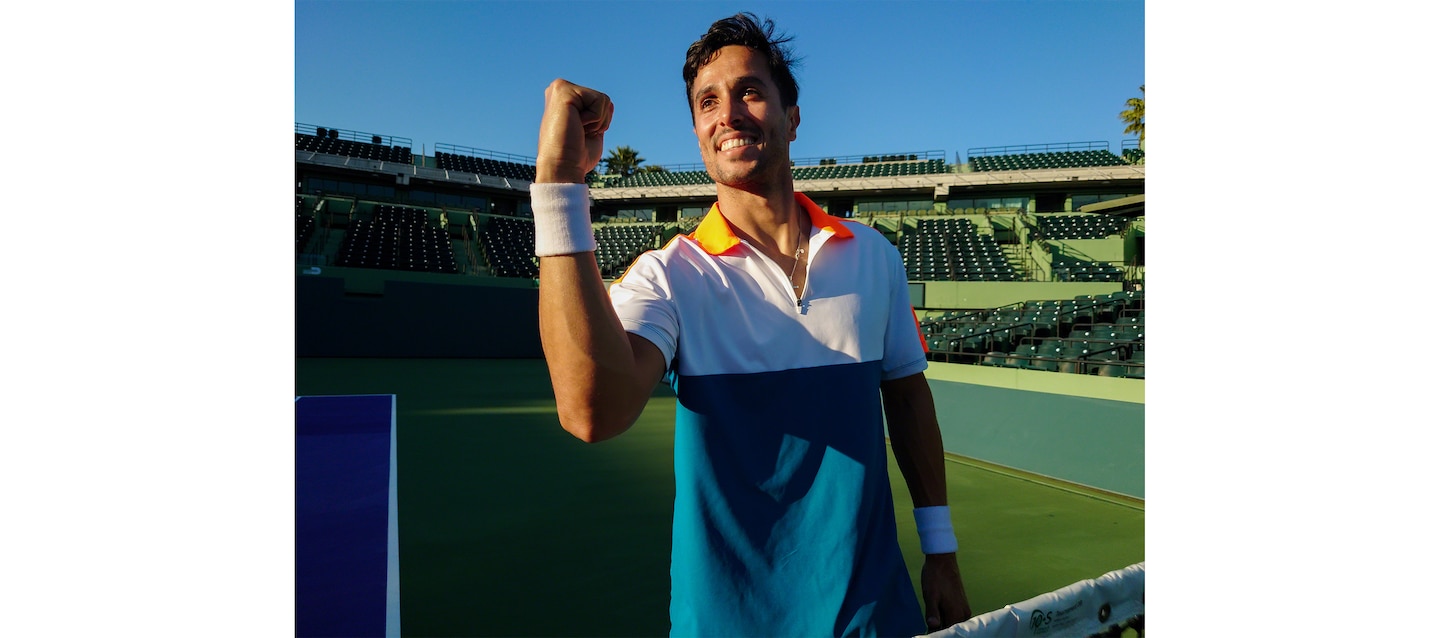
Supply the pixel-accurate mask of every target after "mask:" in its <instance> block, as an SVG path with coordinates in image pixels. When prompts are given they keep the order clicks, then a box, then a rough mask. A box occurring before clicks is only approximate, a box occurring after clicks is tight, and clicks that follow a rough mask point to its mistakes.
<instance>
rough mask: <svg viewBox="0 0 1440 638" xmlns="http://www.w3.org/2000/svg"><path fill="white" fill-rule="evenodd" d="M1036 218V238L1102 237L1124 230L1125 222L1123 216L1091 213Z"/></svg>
mask: <svg viewBox="0 0 1440 638" xmlns="http://www.w3.org/2000/svg"><path fill="white" fill-rule="evenodd" d="M1036 219H1037V220H1038V221H1037V224H1038V226H1039V234H1038V236H1037V237H1036V239H1104V238H1106V237H1109V236H1111V235H1119V234H1121V233H1123V232H1125V223H1126V220H1125V219H1123V218H1119V217H1111V216H1109V215H1093V214H1092V215H1086V214H1044V215H1037V216H1036Z"/></svg>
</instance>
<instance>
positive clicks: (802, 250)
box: [790, 245, 805, 292]
mask: <svg viewBox="0 0 1440 638" xmlns="http://www.w3.org/2000/svg"><path fill="white" fill-rule="evenodd" d="M804 254H805V246H804V245H797V246H795V264H794V265H793V266H790V287H791V288H794V289H795V290H796V291H797V292H798V291H799V290H800V284H797V283H795V271H796V270H798V269H799V268H800V256H801V255H804Z"/></svg>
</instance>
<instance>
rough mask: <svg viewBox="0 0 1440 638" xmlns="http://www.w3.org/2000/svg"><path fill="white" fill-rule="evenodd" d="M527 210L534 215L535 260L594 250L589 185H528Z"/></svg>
mask: <svg viewBox="0 0 1440 638" xmlns="http://www.w3.org/2000/svg"><path fill="white" fill-rule="evenodd" d="M530 210H532V211H534V213H535V256H536V257H553V256H555V255H569V254H571V253H588V252H594V251H595V231H594V229H592V228H591V227H590V187H589V186H586V185H584V184H531V185H530Z"/></svg>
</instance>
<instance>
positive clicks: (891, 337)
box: [880, 249, 930, 381]
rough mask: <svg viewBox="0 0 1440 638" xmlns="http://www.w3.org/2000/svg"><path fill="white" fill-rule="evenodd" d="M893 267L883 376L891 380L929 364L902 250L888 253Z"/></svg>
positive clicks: (882, 361) (882, 369) (890, 270)
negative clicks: (913, 305)
mask: <svg viewBox="0 0 1440 638" xmlns="http://www.w3.org/2000/svg"><path fill="white" fill-rule="evenodd" d="M887 258H888V259H887V261H888V262H889V265H890V268H889V273H888V276H889V277H890V282H891V285H890V319H889V321H887V322H886V324H885V356H884V357H883V358H882V360H881V366H880V369H881V379H883V380H885V381H890V380H892V379H901V378H904V377H908V376H910V375H913V374H917V373H920V372H924V371H925V369H926V368H928V367H930V363H929V362H928V361H927V360H926V359H925V345H924V342H923V341H922V340H921V338H920V322H919V320H918V319H917V318H916V317H915V308H914V307H912V306H911V305H910V284H909V282H908V281H907V280H906V279H905V264H904V263H903V262H901V261H900V253H899V252H898V251H895V250H893V249H892V250H891V254H889V255H887Z"/></svg>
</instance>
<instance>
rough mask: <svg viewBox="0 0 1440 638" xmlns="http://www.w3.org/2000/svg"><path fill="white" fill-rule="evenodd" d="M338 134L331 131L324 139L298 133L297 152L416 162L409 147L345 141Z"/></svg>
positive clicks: (402, 162)
mask: <svg viewBox="0 0 1440 638" xmlns="http://www.w3.org/2000/svg"><path fill="white" fill-rule="evenodd" d="M336 133H337V132H336V131H334V130H330V131H329V132H328V133H327V134H326V135H325V136H324V137H320V136H318V135H311V134H309V133H296V134H295V150H297V151H305V152H311V153H326V154H328V155H340V156H344V157H359V158H362V159H372V160H378V161H384V162H396V163H400V164H410V163H412V162H413V161H414V155H413V154H412V153H411V150H410V148H409V147H408V146H386V145H384V144H380V143H378V142H375V143H371V142H358V141H355V140H345V139H340V138H339V136H338V135H337V134H336Z"/></svg>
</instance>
